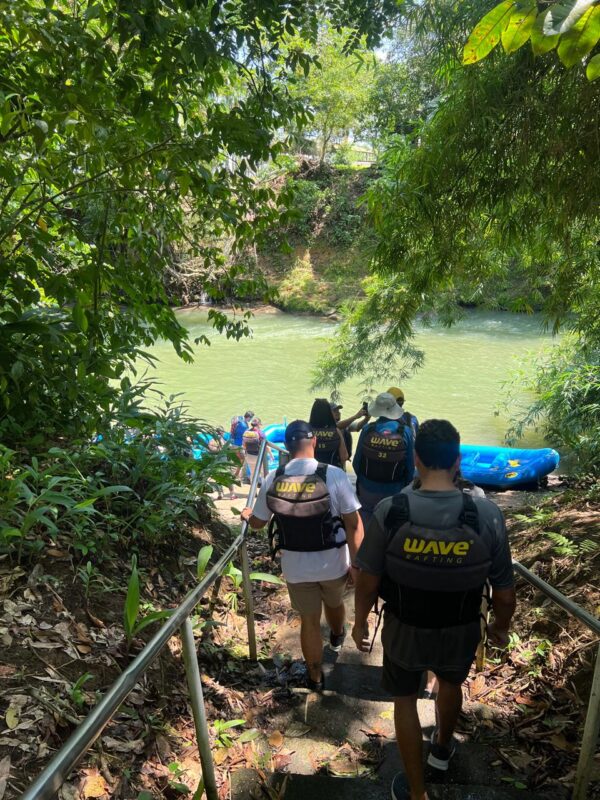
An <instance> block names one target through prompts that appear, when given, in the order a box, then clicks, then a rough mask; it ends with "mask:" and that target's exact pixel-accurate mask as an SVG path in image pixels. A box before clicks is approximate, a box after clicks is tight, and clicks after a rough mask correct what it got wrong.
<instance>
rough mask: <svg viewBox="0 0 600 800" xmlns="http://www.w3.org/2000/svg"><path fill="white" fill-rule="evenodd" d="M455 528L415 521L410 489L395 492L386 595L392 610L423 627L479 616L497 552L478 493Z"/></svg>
mask: <svg viewBox="0 0 600 800" xmlns="http://www.w3.org/2000/svg"><path fill="white" fill-rule="evenodd" d="M461 496H462V510H461V512H460V515H459V517H458V519H457V521H456V523H455V524H454V525H452V526H451V527H449V528H441V529H440V528H425V527H423V526H421V525H417V524H415V523H414V522H412V520H411V517H410V502H409V498H408V495H407V494H404V493H400V494H397V495H394V498H393V500H392V505H391V507H390V509H389V511H388V514H387V516H386V519H385V528H386V533H387V535H388V542H387V547H386V552H385V568H384V576H383V579H382V582H381V590H380V593H381V596H382V598H383V599H384V600H385V601H386V609H387V610H388V611H390V612H392V613H393V614H395V615H396V616H397V617H399V619H401V620H402V621H403V622H406V623H407V624H409V625H414V626H416V627H420V628H445V627H449V626H452V625H461V624H465V623H468V622H474V621H476V620H477V619H478V618H479V612H480V605H481V595H482V591H483V587H484V584H485V582H486V580H487V577H488V574H489V571H490V566H491V562H492V559H491V553H490V551H489V549H488V547H487V546H486V544H485V543H484V541H483V540H482V538H481V536H480V532H479V516H478V513H477V506H476V504H475V502H474V500H473V498H472V497H471V496H470V495H468V494H465V493H462V495H461Z"/></svg>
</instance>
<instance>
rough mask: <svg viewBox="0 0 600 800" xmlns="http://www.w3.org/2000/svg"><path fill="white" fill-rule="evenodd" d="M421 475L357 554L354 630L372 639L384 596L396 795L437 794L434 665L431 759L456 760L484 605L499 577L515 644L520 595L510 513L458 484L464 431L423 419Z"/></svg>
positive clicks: (494, 634)
mask: <svg viewBox="0 0 600 800" xmlns="http://www.w3.org/2000/svg"><path fill="white" fill-rule="evenodd" d="M415 459H416V465H417V471H418V474H419V478H420V481H421V485H420V488H418V489H414V488H413V487H412V486H411V487H407V488H405V489H404V490H403V491H402V492H400V493H398V494H397V495H394V497H390V498H388V499H386V500H384V501H382V502H381V503H380V504H379V505H378V506H377V508H376V510H375V514H374V516H373V518H372V520H371V522H370V523H369V526H368V528H367V530H366V532H365V536H364V540H363V543H362V545H361V547H360V549H359V551H358V554H357V556H356V559H355V561H354V562H353V563H354V566H356V567H357V568H358V570H359V572H358V576H357V578H356V597H355V603H356V615H355V624H354V628H353V630H352V638H353V639H354V642H355V644H356V646H357V648H358V649H359V650H361V651H366V650H368V649H369V628H368V616H369V612H370V610H371V608H372V606H373V604H374V603H375V601H376V599H377V597H378V596H380V597H382V598H383V600H384V601H385V606H384V619H383V630H382V637H381V638H382V644H383V687H384V688H385V689H386V690H387V691H388V692H389V693H390V694H391V695H392V697H393V698H394V722H395V728H396V739H397V742H398V747H399V750H400V754H401V756H402V761H403V763H404V773H399V774H398V775H396V777H395V778H394V780H393V783H392V798H393V800H429V796H428V794H427V790H426V786H425V779H424V771H423V753H422V749H423V736H422V731H421V725H420V722H419V716H418V713H417V695H418V690H419V686H420V684H421V680H422V678H423V674H424V672H425V671H426V670H431V671H432V672H434V673H435V675H436V677H437V679H438V682H439V689H438V695H437V699H436V728H435V730H434V731H433V734H432V736H431V744H430V748H429V753H428V757H427V763H428V764H429V765H430V766H431V767H433V768H435V769H438V770H442V771H445V770H447V769H448V765H449V761H450V759H451V758H452V756H453V755H454V753H455V743H454V741H453V732H454V728H455V726H456V722H457V720H458V716H459V714H460V710H461V707H462V683H463V682H464V680H465V679H466V677H467V675H468V674H469V669H470V667H471V664H472V663H473V660H474V658H475V653H476V650H477V646H478V644H479V641H480V636H481V628H480V605H481V597H482V594H483V591H484V586H485V584H486V582H487V583H488V584H489V585H490V586H491V591H492V610H493V614H494V621H493V622H492V623H491V624H489V625H488V629H487V633H488V637H489V640H490V642H491V643H492V644H494V645H497V646H500V647H506V645H507V644H508V632H509V626H510V622H511V619H512V616H513V614H514V610H515V604H516V595H515V589H514V578H513V567H512V558H511V552H510V545H509V542H508V537H507V534H506V527H505V524H504V517H503V515H502V512H501V511H500V509H499V508H498V506H496V504H495V503H493V502H491V501H490V500H488V499H486V498H485V497H479V496H472V495H470V494H468V493H465V492H463V491H461V490H460V489H459V488H457V486H456V484H455V476H456V473H457V470H458V469H459V467H460V436H459V433H458V431H457V430H456V428H454V426H453V425H451V424H450V422H448V421H446V420H436V419H432V420H428V421H427V422H424V423H423V424H422V425H421V426H420V428H419V433H418V434H417V437H416V440H415Z"/></svg>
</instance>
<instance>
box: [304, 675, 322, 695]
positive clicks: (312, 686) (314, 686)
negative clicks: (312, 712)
mask: <svg viewBox="0 0 600 800" xmlns="http://www.w3.org/2000/svg"><path fill="white" fill-rule="evenodd" d="M306 688H307V689H308V690H309V691H311V692H322V691H323V689H324V688H325V676H324V675H323V673H321V680H320V681H313V679H312V678H311V677H310V675H308V674H307V676H306Z"/></svg>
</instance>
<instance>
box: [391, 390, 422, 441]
mask: <svg viewBox="0 0 600 800" xmlns="http://www.w3.org/2000/svg"><path fill="white" fill-rule="evenodd" d="M388 392H389V394H393V395H394V397H395V398H396V402H397V403H398V405H399V406H400V408H401V409H402V412H403V414H404V417H403V420H404V422H405V423H406V424H407V425H410V426H411V428H412V431H413V439H414V438H415V437H416V435H417V433H418V432H419V420H418V419H417V418H416V417H415V415H414V414H411V413H410V411H407V410H406V409H405V408H404V400H405V397H404V392H403V391H402V389H400V388H398V386H390V388H389V389H388Z"/></svg>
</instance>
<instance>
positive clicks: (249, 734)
mask: <svg viewBox="0 0 600 800" xmlns="http://www.w3.org/2000/svg"><path fill="white" fill-rule="evenodd" d="M259 736H260V731H257V730H256V728H251V729H250V730H249V731H244V732H243V733H242V734H241V735H240V736H238V738H237V741H238V742H239V744H244V742H251V741H253V740H254V739H256V738H257V737H259Z"/></svg>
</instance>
